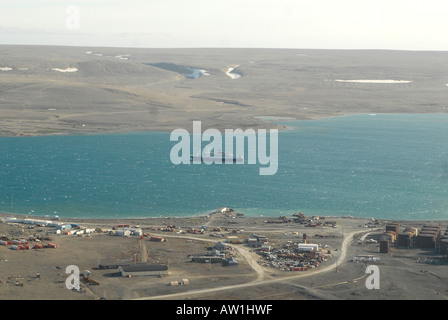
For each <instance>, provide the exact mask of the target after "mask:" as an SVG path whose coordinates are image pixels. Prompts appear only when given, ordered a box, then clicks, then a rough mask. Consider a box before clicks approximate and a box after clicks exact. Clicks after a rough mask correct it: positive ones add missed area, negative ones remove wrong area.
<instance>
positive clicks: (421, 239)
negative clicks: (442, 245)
mask: <svg viewBox="0 0 448 320" xmlns="http://www.w3.org/2000/svg"><path fill="white" fill-rule="evenodd" d="M417 247H419V248H435V247H436V235H435V234H432V233H420V234H419V235H418V237H417Z"/></svg>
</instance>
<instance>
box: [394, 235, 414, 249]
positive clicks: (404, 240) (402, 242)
mask: <svg viewBox="0 0 448 320" xmlns="http://www.w3.org/2000/svg"><path fill="white" fill-rule="evenodd" d="M413 235H414V234H413V233H412V232H410V231H408V232H404V233H400V234H399V235H398V237H397V242H398V245H399V246H400V247H407V248H409V247H411V239H412V236H413Z"/></svg>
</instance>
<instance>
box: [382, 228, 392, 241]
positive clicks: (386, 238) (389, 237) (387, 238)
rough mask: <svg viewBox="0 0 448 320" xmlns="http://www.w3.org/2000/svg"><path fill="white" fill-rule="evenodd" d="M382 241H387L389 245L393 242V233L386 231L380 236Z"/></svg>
mask: <svg viewBox="0 0 448 320" xmlns="http://www.w3.org/2000/svg"><path fill="white" fill-rule="evenodd" d="M381 240H382V241H389V242H390V243H392V242H394V241H395V232H392V231H387V232H384V233H383V234H381Z"/></svg>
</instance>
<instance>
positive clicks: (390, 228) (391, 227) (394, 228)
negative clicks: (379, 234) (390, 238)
mask: <svg viewBox="0 0 448 320" xmlns="http://www.w3.org/2000/svg"><path fill="white" fill-rule="evenodd" d="M387 231H393V232H395V234H399V233H400V224H399V223H394V222H390V223H388V224H387V225H386V232H387Z"/></svg>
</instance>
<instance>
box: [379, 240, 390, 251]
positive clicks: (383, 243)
mask: <svg viewBox="0 0 448 320" xmlns="http://www.w3.org/2000/svg"><path fill="white" fill-rule="evenodd" d="M380 253H389V241H388V240H381V241H380Z"/></svg>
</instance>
